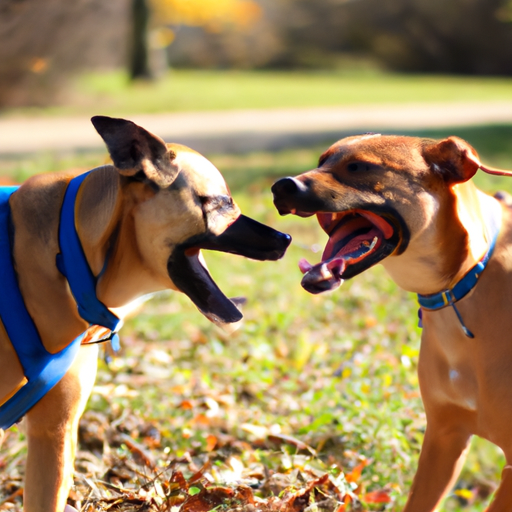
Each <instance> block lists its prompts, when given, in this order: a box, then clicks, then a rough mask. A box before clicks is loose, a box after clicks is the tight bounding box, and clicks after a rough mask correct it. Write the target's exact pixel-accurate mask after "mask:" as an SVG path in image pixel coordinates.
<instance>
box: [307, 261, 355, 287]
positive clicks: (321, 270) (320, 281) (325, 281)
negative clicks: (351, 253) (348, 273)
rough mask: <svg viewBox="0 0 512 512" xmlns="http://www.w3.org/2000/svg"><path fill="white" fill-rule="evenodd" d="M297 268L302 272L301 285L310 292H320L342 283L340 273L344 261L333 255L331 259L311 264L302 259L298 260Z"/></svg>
mask: <svg viewBox="0 0 512 512" xmlns="http://www.w3.org/2000/svg"><path fill="white" fill-rule="evenodd" d="M299 268H300V270H301V272H302V273H303V274H304V277H303V278H302V281H301V284H302V286H303V287H304V288H305V289H306V290H307V291H308V292H310V293H321V292H325V291H327V290H334V289H336V288H338V287H339V286H340V285H341V283H343V279H341V274H343V271H344V270H345V261H344V259H343V258H336V257H334V258H332V259H331V260H328V261H322V262H320V263H318V264H316V265H311V263H309V262H307V261H306V260H305V259H302V260H300V262H299Z"/></svg>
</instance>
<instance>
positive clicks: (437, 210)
mask: <svg viewBox="0 0 512 512" xmlns="http://www.w3.org/2000/svg"><path fill="white" fill-rule="evenodd" d="M479 168H480V169H482V170H484V171H486V172H490V173H491V174H508V173H507V171H499V170H497V169H490V168H485V167H483V166H482V165H481V163H480V162H479V159H478V156H477V154H476V152H475V150H474V149H473V148H472V147H471V146H469V145H468V144H467V143H466V142H464V141H462V140H461V139H458V138H456V137H450V138H448V139H445V140H442V141H440V142H438V141H433V140H429V139H420V138H413V137H398V136H379V135H373V134H368V135H364V136H357V137H348V138H345V139H342V140H340V141H339V142H337V143H336V144H334V145H333V146H331V147H330V148H329V149H328V150H327V151H326V152H325V153H324V154H323V155H322V156H321V157H320V162H319V165H318V168H316V169H314V170H312V171H309V172H306V173H304V174H301V175H300V176H297V177H295V178H283V179H281V180H279V181H278V182H276V183H275V184H274V185H273V187H272V192H273V194H274V202H275V205H276V207H277V209H278V210H279V212H280V213H281V214H282V215H285V214H288V213H292V214H296V215H300V216H303V217H306V216H309V215H313V214H316V215H317V217H318V221H319V223H320V225H321V226H322V228H323V229H324V230H325V231H326V233H327V234H328V235H329V241H328V243H327V246H326V248H325V251H324V253H323V256H322V261H321V262H320V263H318V264H317V265H311V264H309V263H307V262H306V261H305V260H303V261H301V262H300V264H299V265H300V267H301V270H302V272H303V273H304V277H303V280H302V284H303V286H304V288H305V289H306V290H308V291H309V292H311V293H319V292H322V291H325V290H331V289H334V288H336V287H337V286H339V285H340V284H341V282H342V280H343V279H346V278H350V277H353V276H355V275H357V274H359V273H361V272H363V271H364V270H366V269H367V268H369V267H371V266H372V265H374V264H376V263H379V262H380V263H382V265H383V266H384V267H385V269H386V270H387V272H388V273H389V274H390V276H391V277H392V278H393V280H394V281H396V283H397V284H398V285H400V286H401V287H402V288H405V289H406V290H409V291H413V292H416V293H418V294H419V300H420V304H421V305H422V308H421V312H422V316H423V327H424V329H423V334H422V338H421V352H420V357H419V363H418V370H419V381H420V388H421V394H422V398H423V402H424V406H425V409H426V414H427V430H426V433H425V438H424V442H423V447H422V450H421V455H420V460H419V467H418V471H417V473H416V476H415V478H414V483H413V486H412V489H411V491H410V495H409V499H408V502H407V505H406V507H405V511H406V512H431V511H433V510H435V509H436V507H437V506H438V504H439V503H440V501H441V499H442V497H443V496H444V495H445V493H446V492H447V491H448V490H449V489H450V488H451V487H452V485H453V484H454V482H455V480H456V478H457V476H458V474H459V471H460V469H461V466H462V464H463V461H464V458H465V454H466V452H467V448H468V442H469V439H470V437H471V436H472V435H473V434H474V435H478V436H481V437H483V438H485V439H488V440H490V441H492V442H493V443H495V444H496V445H498V446H499V447H500V448H502V450H503V451H504V453H505V457H506V460H507V465H506V466H505V468H504V469H503V474H502V482H501V485H500V486H499V489H498V491H497V492H496V494H495V496H494V500H493V502H492V504H491V505H490V507H489V509H488V510H489V512H509V511H511V510H512V438H511V435H510V431H511V430H510V429H511V425H512V405H509V404H512V372H511V365H512V340H511V339H510V333H511V332H512V315H511V314H510V311H509V309H510V304H512V213H511V211H510V209H509V207H508V206H507V205H505V204H502V203H500V202H498V201H497V200H496V199H495V198H492V197H490V196H488V195H486V194H484V193H483V192H481V191H480V190H478V189H477V188H476V187H475V186H474V185H473V183H472V182H471V181H469V180H470V178H471V177H472V176H473V175H474V174H475V173H476V171H477V170H478V169H479Z"/></svg>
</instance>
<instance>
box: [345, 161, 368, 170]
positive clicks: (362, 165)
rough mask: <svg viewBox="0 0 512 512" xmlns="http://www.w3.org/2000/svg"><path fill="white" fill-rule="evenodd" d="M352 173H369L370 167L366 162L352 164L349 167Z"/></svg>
mask: <svg viewBox="0 0 512 512" xmlns="http://www.w3.org/2000/svg"><path fill="white" fill-rule="evenodd" d="M347 169H348V170H349V171H350V172H360V171H369V170H370V165H369V164H367V163H365V162H351V163H349V164H348V165H347Z"/></svg>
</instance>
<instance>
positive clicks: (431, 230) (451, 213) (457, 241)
mask: <svg viewBox="0 0 512 512" xmlns="http://www.w3.org/2000/svg"><path fill="white" fill-rule="evenodd" d="M449 194H450V195H449V196H448V199H449V200H448V201H447V203H446V204H444V203H443V204H439V205H437V206H436V209H437V212H436V214H435V215H434V216H433V217H432V222H431V224H430V225H429V227H428V228H427V229H426V230H425V233H423V234H422V235H421V236H420V237H418V238H417V239H415V240H411V243H410V246H409V247H408V248H407V250H406V251H405V252H404V253H403V254H402V255H400V256H391V257H389V258H387V259H385V260H384V261H383V266H384V267H385V269H386V271H387V272H388V273H389V275H390V276H391V278H392V279H393V280H394V281H395V282H396V283H397V284H398V285H399V286H400V287H402V288H404V289H405V290H408V291H411V292H415V293H419V294H422V295H430V294H433V293H438V292H440V291H442V290H446V289H449V288H451V287H452V286H453V285H455V284H456V283H457V282H458V281H459V280H460V279H461V278H462V277H463V276H464V275H465V274H466V273H467V272H468V271H469V270H470V269H471V268H472V267H473V266H474V265H475V264H476V263H477V262H478V261H479V260H480V259H481V258H482V256H483V255H484V254H485V253H486V252H487V250H488V248H489V243H490V240H489V234H488V232H489V229H488V226H487V224H486V219H487V218H488V214H489V212H495V211H498V212H499V211H500V208H501V207H500V205H499V203H498V202H497V201H496V199H494V198H492V197H490V196H488V195H487V194H484V193H483V192H481V191H480V190H478V189H477V188H476V187H475V186H474V185H473V183H472V182H465V183H461V184H459V185H455V186H453V187H452V188H451V189H450V190H449Z"/></svg>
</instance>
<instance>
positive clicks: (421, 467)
mask: <svg viewBox="0 0 512 512" xmlns="http://www.w3.org/2000/svg"><path fill="white" fill-rule="evenodd" d="M469 439H470V435H469V434H468V433H467V432H465V431H461V430H459V429H456V428H447V427H446V426H441V425H439V424H438V425H428V426H427V431H426V432H425V439H424V441H423V446H422V447H421V453H420V459H419V462H418V470H417V471H416V475H415V477H414V481H413V484H412V487H411V491H410V493H409V499H408V500H407V504H406V505H405V508H404V512H433V511H434V510H436V507H437V506H438V505H439V503H440V501H441V500H442V498H443V497H444V496H445V494H446V493H447V492H448V491H449V490H450V489H451V488H452V487H453V485H454V484H455V481H456V479H457V477H458V476H459V473H460V470H461V469H462V465H463V464H464V461H465V460H466V455H467V452H468V450H469Z"/></svg>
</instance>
